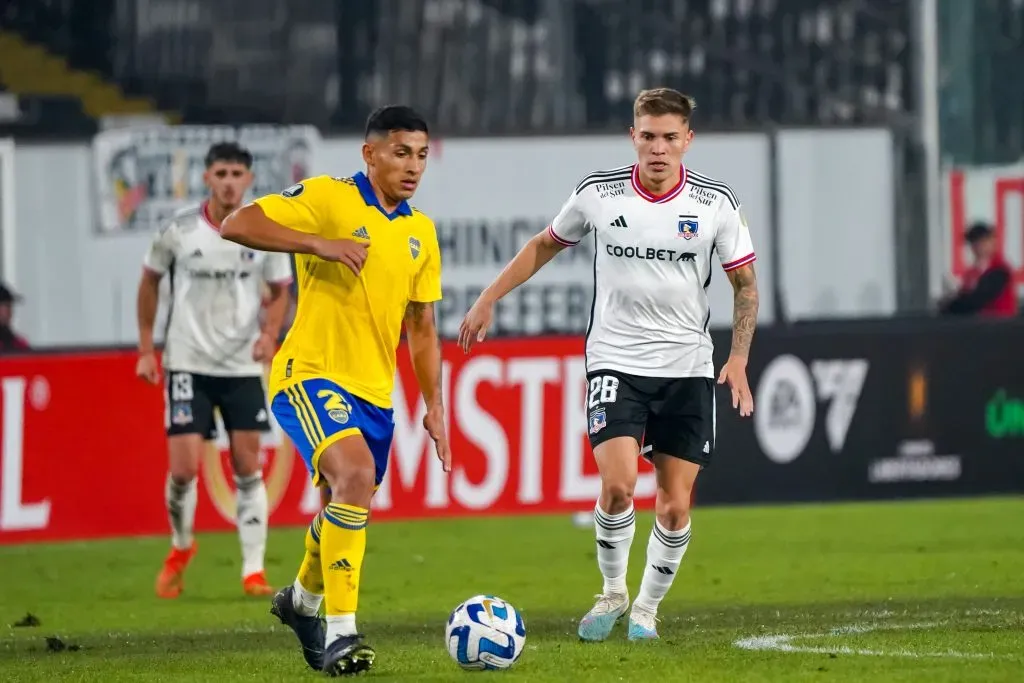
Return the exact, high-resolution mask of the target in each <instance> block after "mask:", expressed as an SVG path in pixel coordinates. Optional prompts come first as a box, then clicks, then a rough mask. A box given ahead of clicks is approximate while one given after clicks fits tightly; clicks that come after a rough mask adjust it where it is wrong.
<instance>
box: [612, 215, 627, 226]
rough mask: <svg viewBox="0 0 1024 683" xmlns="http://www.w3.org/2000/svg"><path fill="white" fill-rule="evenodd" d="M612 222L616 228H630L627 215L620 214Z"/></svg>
mask: <svg viewBox="0 0 1024 683" xmlns="http://www.w3.org/2000/svg"><path fill="white" fill-rule="evenodd" d="M611 224H612V225H613V226H615V227H616V228H628V227H629V226H628V225H626V217H625V216H619V217H618V218H616V219H615V220H613V221H612V223H611Z"/></svg>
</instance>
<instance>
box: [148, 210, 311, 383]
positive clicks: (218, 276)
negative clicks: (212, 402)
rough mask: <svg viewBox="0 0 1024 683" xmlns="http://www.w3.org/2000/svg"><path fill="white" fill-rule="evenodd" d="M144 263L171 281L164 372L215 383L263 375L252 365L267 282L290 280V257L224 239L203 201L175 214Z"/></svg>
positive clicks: (156, 235) (151, 248)
mask: <svg viewBox="0 0 1024 683" xmlns="http://www.w3.org/2000/svg"><path fill="white" fill-rule="evenodd" d="M143 263H144V266H145V267H146V268H147V269H149V270H151V271H153V272H154V273H159V274H161V275H162V274H164V273H166V274H167V275H168V277H169V278H170V292H171V300H170V304H169V310H168V313H167V331H166V334H165V337H164V355H163V365H164V368H165V369H167V370H174V371H178V372H192V373H196V374H201V375H212V376H215V377H246V376H252V375H257V376H262V375H263V366H262V365H261V364H260V363H259V362H256V361H254V360H253V359H252V347H253V344H255V343H256V340H257V339H258V338H259V336H260V308H261V306H262V300H263V283H264V282H273V283H282V284H287V283H288V282H291V279H292V264H291V256H290V255H289V254H283V253H267V252H262V251H255V250H253V249H249V248H248V247H243V246H242V245H240V244H236V243H235V242H229V241H228V240H226V239H224V238H222V237H221V236H220V231H219V230H218V228H217V226H216V225H214V224H213V223H212V222H211V221H210V220H209V218H208V217H207V213H206V204H205V203H203V204H202V205H200V206H198V207H194V208H190V209H185V210H182V211H179V212H178V213H177V214H175V216H174V218H173V219H171V221H170V222H169V223H168V224H167V225H165V226H164V227H163V228H162V229H161V230H160V231H159V232H157V233H156V234H155V235H154V236H153V241H152V243H151V244H150V246H149V251H147V252H146V257H145V259H144V261H143Z"/></svg>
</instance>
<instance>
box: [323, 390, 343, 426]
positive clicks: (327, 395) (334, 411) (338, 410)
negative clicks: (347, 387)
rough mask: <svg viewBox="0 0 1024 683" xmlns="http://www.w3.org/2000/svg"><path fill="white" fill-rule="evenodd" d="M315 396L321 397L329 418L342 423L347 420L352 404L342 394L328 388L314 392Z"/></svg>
mask: <svg viewBox="0 0 1024 683" xmlns="http://www.w3.org/2000/svg"><path fill="white" fill-rule="evenodd" d="M316 397H317V398H319V399H323V401H324V410H325V411H326V412H327V416H328V417H329V418H331V419H332V420H334V421H335V422H337V423H338V424H342V425H343V424H345V423H346V422H348V419H349V416H350V415H352V405H351V404H349V402H348V401H346V400H345V397H344V396H342V395H341V394H339V393H338V392H336V391H331V390H330V389H321V390H320V391H318V392H316Z"/></svg>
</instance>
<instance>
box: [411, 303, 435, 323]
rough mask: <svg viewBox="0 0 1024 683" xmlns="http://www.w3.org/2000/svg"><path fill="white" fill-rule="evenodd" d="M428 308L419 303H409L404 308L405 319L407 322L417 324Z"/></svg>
mask: <svg viewBox="0 0 1024 683" xmlns="http://www.w3.org/2000/svg"><path fill="white" fill-rule="evenodd" d="M430 307H431V305H430V304H425V303H423V302H421V301H410V302H409V305H408V306H406V307H405V319H406V320H407V321H409V322H418V321H419V320H420V319H421V318H422V317H423V315H424V314H425V313H426V312H427V309H428V308H430Z"/></svg>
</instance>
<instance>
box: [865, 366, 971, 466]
mask: <svg viewBox="0 0 1024 683" xmlns="http://www.w3.org/2000/svg"><path fill="white" fill-rule="evenodd" d="M928 386H929V382H928V371H927V367H926V366H925V365H924V363H915V364H913V365H912V367H911V369H910V371H909V372H908V374H907V425H908V427H907V430H908V431H909V432H910V435H911V436H910V437H909V438H905V439H903V440H901V441H900V442H899V444H898V445H897V447H896V455H895V457H890V458H879V459H876V460H872V461H871V463H870V464H869V465H868V481H869V482H871V483H872V484H885V483H895V482H914V481H956V480H957V479H959V478H960V474H961V472H962V469H963V467H962V463H961V460H960V456H959V455H938V454H936V452H935V443H934V441H933V440H932V438H931V429H930V428H929V425H928Z"/></svg>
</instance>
